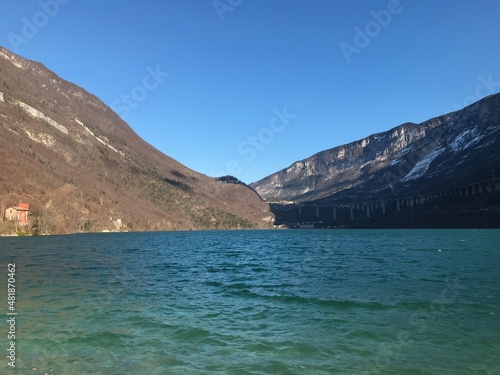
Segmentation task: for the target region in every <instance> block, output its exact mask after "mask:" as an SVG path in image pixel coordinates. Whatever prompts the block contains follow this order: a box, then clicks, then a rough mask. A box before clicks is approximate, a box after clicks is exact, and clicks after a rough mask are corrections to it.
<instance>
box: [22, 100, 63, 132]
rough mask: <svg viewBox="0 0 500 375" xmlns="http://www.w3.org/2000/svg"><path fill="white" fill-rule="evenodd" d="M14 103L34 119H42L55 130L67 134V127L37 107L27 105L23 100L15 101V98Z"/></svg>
mask: <svg viewBox="0 0 500 375" xmlns="http://www.w3.org/2000/svg"><path fill="white" fill-rule="evenodd" d="M16 103H17V105H18V106H19V107H20V108H21V109H23V110H24V111H25V112H26V113H27V114H29V115H30V116H31V117H34V118H36V119H39V120H42V121H45V122H46V123H47V124H49V125H51V126H53V127H54V128H56V129H57V130H59V131H60V132H62V133H64V134H66V135H67V134H68V129H67V128H66V127H65V126H63V125H61V124H59V123H57V122H56V121H54V120H52V119H51V118H50V117H47V116H45V115H44V114H43V113H42V112H40V111H39V110H38V109H35V108H33V107H30V106H29V105H27V104H25V103H23V102H20V101H17V100H16Z"/></svg>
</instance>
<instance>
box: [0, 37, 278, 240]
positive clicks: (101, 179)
mask: <svg viewBox="0 0 500 375" xmlns="http://www.w3.org/2000/svg"><path fill="white" fill-rule="evenodd" d="M187 146H188V145H187ZM0 161H1V170H0V203H3V204H4V205H5V206H10V205H14V204H16V203H17V201H18V200H20V199H21V200H23V201H25V202H27V203H30V208H31V210H32V223H36V222H39V223H40V224H43V225H42V231H45V232H52V233H56V232H57V233H72V232H77V231H81V230H90V231H102V230H134V231H140V230H180V229H217V228H220V229H226V228H243V227H245V228H264V227H267V226H268V225H269V222H270V221H272V218H273V215H272V214H271V213H270V211H269V207H268V205H267V203H266V202H264V201H263V200H262V199H261V198H260V197H259V196H258V195H257V194H256V193H255V192H254V191H253V190H251V189H249V188H248V187H246V186H244V185H240V184H225V183H222V182H219V181H217V180H215V179H213V178H210V177H208V176H205V175H203V174H200V173H197V172H195V171H193V170H191V169H189V168H187V167H185V166H184V165H182V164H180V163H178V162H177V161H175V160H173V159H172V158H170V157H168V156H166V155H164V154H163V153H161V152H160V151H158V150H157V149H155V148H154V147H152V146H151V145H149V144H148V143H146V142H145V141H144V140H142V139H141V138H140V137H139V136H138V135H137V134H136V133H135V132H134V131H133V130H132V129H131V128H130V127H129V126H128V125H127V124H126V123H125V122H124V121H123V120H122V119H121V118H120V117H119V116H118V115H117V114H115V113H114V112H113V111H112V110H111V109H110V108H109V107H107V106H106V105H105V104H104V103H103V102H101V101H100V100H99V99H98V98H97V97H95V96H94V95H92V94H89V93H88V92H86V91H85V90H84V89H82V88H80V87H78V86H76V85H74V84H72V83H70V82H67V81H65V80H63V79H61V78H60V77H58V76H57V75H56V74H54V73H53V72H51V71H49V70H48V69H46V68H45V67H44V66H43V65H42V64H39V63H36V62H32V61H29V60H27V59H24V58H22V57H19V56H17V55H14V54H12V53H11V52H9V51H8V50H6V49H4V48H1V47H0ZM120 222H121V224H120ZM2 225H3V228H4V231H5V230H6V229H5V227H6V224H5V223H3V224H2ZM1 229H2V228H0V230H1Z"/></svg>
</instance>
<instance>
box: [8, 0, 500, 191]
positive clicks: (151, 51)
mask: <svg viewBox="0 0 500 375" xmlns="http://www.w3.org/2000/svg"><path fill="white" fill-rule="evenodd" d="M499 18H500V2H499V1H497V0H474V1H473V0H469V1H463V0H441V1H436V0H420V1H416V0H413V1H412V0H399V1H398V0H382V1H378V0H372V1H367V0H366V1H362V0H359V1H352V0H313V1H305V0H303V1H298V0H297V1H294V0H144V1H131V0H120V1H118V0H106V1H96V0H40V1H38V0H36V1H35V0H33V1H29V0H25V1H22V2H21V1H19V0H2V2H1V5H0V44H1V45H3V46H5V47H6V48H8V49H10V50H11V51H13V52H16V53H19V54H20V55H22V56H25V57H27V58H29V59H32V60H36V61H40V62H42V63H44V64H45V65H46V66H47V67H48V68H50V69H51V70H53V71H55V72H56V73H57V74H58V75H60V76H61V77H62V78H64V79H67V80H69V81H72V82H74V83H76V84H78V85H80V86H82V87H83V88H85V89H86V90H88V91H89V92H91V93H93V94H95V95H96V96H98V97H99V98H100V99H101V100H103V101H104V102H105V103H106V104H108V105H109V106H111V107H112V108H114V109H115V110H116V111H117V112H118V113H119V114H120V115H121V116H122V117H124V118H125V120H126V121H127V122H128V123H129V124H130V126H131V127H132V128H133V129H134V130H135V131H136V132H137V133H138V134H139V135H140V136H141V137H142V138H144V139H145V140H146V141H148V142H149V143H151V144H152V145H153V146H155V147H156V148H158V149H159V150H161V151H162V152H164V153H165V154H167V155H169V156H171V157H173V158H175V159H177V160H179V161H180V162H181V163H183V164H185V165H187V166H188V167H190V168H192V169H194V170H197V171H199V172H202V173H205V174H207V175H211V176H216V175H224V174H233V175H235V176H236V177H238V178H240V179H242V180H243V181H245V182H248V183H249V182H253V181H256V180H258V179H260V178H263V177H265V176H267V175H269V174H271V173H273V172H276V171H278V170H280V169H282V168H285V167H287V166H289V165H290V164H291V163H293V162H294V161H297V160H300V159H303V158H305V157H308V156H310V155H312V154H314V153H316V152H319V151H322V150H325V149H328V148H331V147H334V146H338V145H341V144H344V143H348V142H351V141H354V140H357V139H360V138H362V137H365V136H368V135H370V134H372V133H376V132H381V131H385V130H388V129H390V128H392V127H394V126H397V125H399V124H402V123H404V122H407V121H412V122H417V123H418V122H421V121H424V120H427V119H429V118H431V117H434V116H437V115H440V114H443V113H445V112H449V111H451V110H454V109H458V108H461V107H463V106H464V105H465V104H469V103H470V102H472V101H474V100H475V99H480V98H482V97H484V96H486V95H487V94H492V93H496V92H499V91H500V22H498V20H499Z"/></svg>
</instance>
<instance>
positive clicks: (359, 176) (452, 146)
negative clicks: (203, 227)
mask: <svg viewBox="0 0 500 375" xmlns="http://www.w3.org/2000/svg"><path fill="white" fill-rule="evenodd" d="M492 170H494V171H495V172H496V173H497V174H500V94H496V95H492V96H489V97H486V98H484V99H483V100H480V101H479V102H477V103H475V104H472V105H470V106H468V107H466V108H464V109H463V110H460V111H456V112H453V113H449V114H446V115H443V116H440V117H437V118H433V119H431V120H428V121H425V122H423V123H421V124H414V123H406V124H403V125H400V126H398V127H396V128H393V129H391V130H389V131H386V132H383V133H379V134H373V135H371V136H369V137H366V138H364V139H362V140H359V141H356V142H352V143H349V144H347V145H343V146H338V147H335V148H332V149H329V150H326V151H323V152H320V153H318V154H315V155H313V156H311V157H309V158H307V159H305V160H301V161H298V162H296V163H294V164H292V165H291V166H290V167H288V168H286V169H283V170H281V171H279V172H277V173H275V174H272V175H270V176H268V177H266V178H264V179H262V180H260V181H257V182H255V183H253V184H251V186H252V187H253V188H254V189H255V190H256V191H257V192H259V194H260V195H261V196H262V197H264V198H265V199H268V200H288V201H296V202H311V201H318V200H320V201H323V202H324V203H327V202H329V201H330V202H331V201H338V200H359V199H378V198H386V197H395V196H410V195H418V194H419V193H424V192H432V191H437V190H440V189H446V188H450V187H454V186H461V185H464V184H468V183H473V182H476V181H480V180H486V179H489V178H491V175H492Z"/></svg>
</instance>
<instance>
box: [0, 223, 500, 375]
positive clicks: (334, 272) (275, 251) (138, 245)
mask: <svg viewBox="0 0 500 375" xmlns="http://www.w3.org/2000/svg"><path fill="white" fill-rule="evenodd" d="M10 262H15V263H16V286H17V300H16V303H17V305H16V306H17V312H18V316H17V323H16V330H17V331H16V336H17V337H16V368H15V369H11V368H9V367H8V365H7V362H8V360H7V358H6V355H2V357H1V358H0V374H11V373H12V374H36V375H38V374H46V373H47V374H109V375H111V374H113V375H114V374H148V375H149V374H378V373H380V374H489V375H491V374H500V231H498V230H392V231H391V230H389V231H379V230H367V231H363V230H338V231H326V230H325V231H316V230H310V231H307V230H306V231H229V232H174V233H140V234H137V233H129V234H87V235H74V236H54V237H43V238H35V237H32V238H0V267H1V268H0V288H1V290H0V306H1V311H2V314H4V318H3V319H2V321H3V322H4V323H1V324H0V343H1V348H2V349H5V350H3V352H4V354H5V353H7V349H8V340H7V331H8V329H9V328H8V323H7V321H6V320H7V315H6V313H7V312H8V310H7V307H8V305H7V285H6V283H7V263H10Z"/></svg>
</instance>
